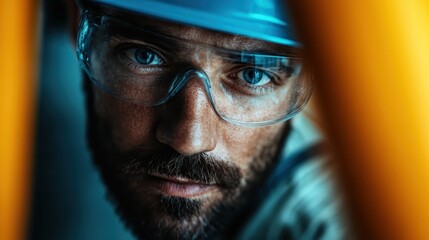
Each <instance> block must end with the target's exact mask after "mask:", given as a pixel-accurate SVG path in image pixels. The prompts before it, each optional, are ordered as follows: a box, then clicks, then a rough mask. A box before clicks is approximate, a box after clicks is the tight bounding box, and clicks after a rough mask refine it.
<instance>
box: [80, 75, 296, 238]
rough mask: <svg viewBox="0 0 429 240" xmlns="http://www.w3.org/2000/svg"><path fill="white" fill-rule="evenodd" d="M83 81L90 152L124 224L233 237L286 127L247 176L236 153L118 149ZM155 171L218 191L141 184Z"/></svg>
mask: <svg viewBox="0 0 429 240" xmlns="http://www.w3.org/2000/svg"><path fill="white" fill-rule="evenodd" d="M85 82H86V97H87V99H86V101H87V113H88V140H89V144H90V148H91V153H92V156H93V160H94V162H95V164H96V166H97V168H98V169H99V171H100V173H101V176H102V180H103V182H104V184H105V185H106V188H107V196H108V199H109V200H110V201H111V202H112V204H113V205H114V206H115V209H116V212H117V214H118V215H119V216H120V217H121V219H122V221H123V222H124V224H125V225H126V227H127V228H129V229H130V230H131V232H132V233H133V234H134V235H135V236H136V237H137V238H138V239H212V238H214V237H220V236H222V237H224V238H225V237H232V235H233V233H234V232H235V231H237V227H239V226H240V225H241V224H243V223H244V222H245V220H246V219H245V218H246V217H245V212H249V210H250V206H254V205H255V204H256V202H255V199H257V198H255V197H254V196H255V194H257V193H258V189H260V188H261V187H262V186H263V184H264V182H265V180H266V179H267V177H268V176H269V173H270V172H271V171H272V169H273V166H274V165H275V164H276V162H277V159H278V157H277V156H278V153H279V150H280V146H282V143H283V141H284V139H285V137H284V135H285V133H287V132H288V131H287V127H285V128H283V131H280V132H279V133H278V134H277V135H276V136H275V137H273V139H272V141H270V142H268V143H266V144H265V145H264V146H262V148H261V150H260V151H259V152H258V154H256V155H255V156H254V157H253V159H252V160H251V162H250V165H249V170H248V173H247V174H246V175H245V176H244V175H243V173H242V171H241V169H240V168H239V167H238V166H237V165H235V164H234V162H236V161H234V159H229V160H228V161H223V160H219V159H216V158H213V157H212V156H210V155H208V154H206V153H199V154H195V155H191V156H184V155H181V154H179V153H177V152H175V151H174V150H173V149H171V148H167V149H163V150H162V151H147V150H144V149H139V148H136V149H133V150H131V151H128V152H121V151H120V150H118V149H117V147H116V146H115V144H114V143H113V140H112V136H111V130H110V128H109V126H108V124H106V123H105V122H104V121H103V120H102V119H99V118H98V116H97V115H96V113H95V111H94V108H93V102H94V101H93V92H92V89H91V85H90V84H89V82H90V81H88V80H87V81H85ZM285 126H288V125H285ZM153 175H155V176H156V175H161V176H168V177H178V178H185V179H189V180H192V181H195V182H198V183H201V184H204V185H215V186H216V190H217V191H216V194H214V196H212V197H211V198H184V197H178V196H169V195H164V194H161V193H158V192H156V191H148V190H147V189H145V188H142V187H141V186H142V185H144V184H145V182H146V181H147V180H148V179H147V176H153ZM252 208H253V207H252Z"/></svg>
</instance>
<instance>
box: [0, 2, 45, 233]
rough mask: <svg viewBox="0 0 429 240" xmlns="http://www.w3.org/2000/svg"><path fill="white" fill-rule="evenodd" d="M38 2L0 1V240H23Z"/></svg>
mask: <svg viewBox="0 0 429 240" xmlns="http://www.w3.org/2000/svg"><path fill="white" fill-rule="evenodd" d="M36 2H37V1H31V0H1V1H0V239H4V240H19V239H25V234H26V221H27V216H28V206H29V203H30V201H29V199H30V194H29V186H30V172H31V169H30V167H31V161H30V160H31V159H32V140H33V125H34V106H35V99H36V98H35V86H36V81H35V80H36V71H35V70H36V66H37V57H36V53H37V47H36V46H37V45H36V44H37V42H36V39H37V32H38V31H39V29H38V25H37V21H36V20H37V17H36V14H37V8H36V7H37V4H36Z"/></svg>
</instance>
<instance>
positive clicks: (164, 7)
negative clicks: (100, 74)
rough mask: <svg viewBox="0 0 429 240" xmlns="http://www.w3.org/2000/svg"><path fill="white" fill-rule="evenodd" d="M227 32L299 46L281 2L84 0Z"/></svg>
mask: <svg viewBox="0 0 429 240" xmlns="http://www.w3.org/2000/svg"><path fill="white" fill-rule="evenodd" d="M86 2H92V3H100V4H107V5H110V6H113V7H118V8H122V9H126V10H129V11H133V12H137V13H141V14H145V15H148V16H153V17H157V18H162V19H166V20H170V21H175V22H179V23H185V24H190V25H195V26H198V27H203V28H207V29H211V30H217V31H222V32H226V33H232V34H239V35H244V36H248V37H253V38H257V39H262V40H266V41H270V42H274V43H279V44H282V45H288V46H293V47H299V46H300V43H299V42H298V41H297V39H296V37H295V34H294V33H293V29H292V26H291V23H290V21H289V18H288V14H287V12H286V7H285V4H284V2H285V1H284V0H244V1H243V0H87V1H86Z"/></svg>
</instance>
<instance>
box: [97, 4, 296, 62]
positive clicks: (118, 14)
mask: <svg viewBox="0 0 429 240" xmlns="http://www.w3.org/2000/svg"><path fill="white" fill-rule="evenodd" d="M90 8H91V9H93V10H96V11H97V12H100V13H103V14H107V15H110V16H113V17H115V18H119V19H121V20H123V21H126V22H128V23H131V24H132V25H135V26H138V27H141V28H143V29H145V30H150V31H153V32H157V33H161V34H163V35H168V36H172V37H175V38H179V39H182V40H186V41H191V42H199V43H203V44H208V45H213V46H216V47H220V48H224V49H231V50H238V51H254V52H261V53H269V54H275V55H293V56H299V55H301V54H300V53H301V49H298V48H294V47H289V46H285V45H280V44H275V43H271V42H267V41H263V40H259V39H254V38H249V37H246V36H242V35H235V34H228V33H223V32H218V31H213V30H209V29H204V28H201V27H197V26H192V25H188V24H180V23H176V22H171V21H166V20H162V19H157V18H153V17H148V16H144V15H141V14H137V13H134V12H130V11H126V10H122V9H118V8H113V7H110V6H106V5H97V6H91V7H90Z"/></svg>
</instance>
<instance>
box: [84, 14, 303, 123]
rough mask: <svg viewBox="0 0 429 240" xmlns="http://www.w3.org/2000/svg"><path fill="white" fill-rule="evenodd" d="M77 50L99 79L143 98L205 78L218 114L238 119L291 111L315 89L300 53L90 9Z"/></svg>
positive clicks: (166, 95)
mask: <svg viewBox="0 0 429 240" xmlns="http://www.w3.org/2000/svg"><path fill="white" fill-rule="evenodd" d="M231 41H234V38H231ZM77 53H78V57H79V60H80V62H81V64H82V66H83V68H84V69H85V71H86V72H87V74H88V75H89V77H90V79H91V80H92V81H93V82H94V84H96V85H97V86H98V87H100V88H102V89H104V90H105V91H107V92H109V93H111V94H113V95H114V96H116V97H118V98H120V99H122V100H125V101H129V102H132V103H136V104H141V105H145V106H155V105H159V104H163V103H165V102H166V101H168V100H169V99H170V98H172V97H174V95H175V94H176V93H177V92H178V91H180V89H181V88H182V87H183V86H184V85H185V84H186V82H187V81H189V80H190V79H195V78H199V79H200V80H202V81H203V82H204V86H205V88H206V90H207V92H208V96H209V98H210V101H211V103H212V105H213V107H214V109H215V111H216V112H217V113H218V114H219V116H221V117H222V118H224V119H225V120H227V121H230V122H233V123H236V124H239V125H245V126H262V125H268V124H272V123H275V122H279V121H282V120H286V119H289V118H290V117H292V116H293V115H294V114H295V113H297V112H298V111H299V110H300V109H301V108H302V107H303V106H304V105H305V103H306V102H307V100H308V98H309V96H310V93H311V78H310V76H309V75H308V74H306V71H303V62H302V59H300V58H297V57H296V56H287V55H282V54H281V53H279V55H270V54H264V53H261V52H249V51H236V50H227V49H224V48H220V47H215V46H212V45H208V44H206V43H201V42H195V41H185V40H183V39H179V38H175V37H172V36H166V35H162V34H159V33H156V32H155V31H148V30H145V29H143V28H141V27H137V26H135V25H132V24H129V23H127V22H124V21H122V20H119V19H116V18H113V17H110V16H104V15H99V14H96V13H93V12H89V11H86V12H85V13H84V14H83V17H82V20H81V26H80V31H79V35H78V44H77Z"/></svg>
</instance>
